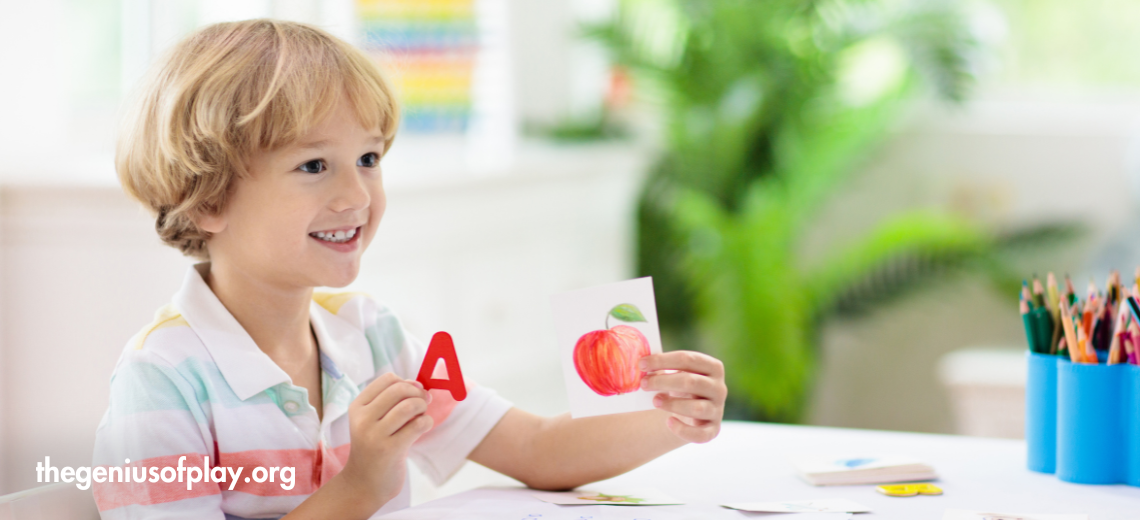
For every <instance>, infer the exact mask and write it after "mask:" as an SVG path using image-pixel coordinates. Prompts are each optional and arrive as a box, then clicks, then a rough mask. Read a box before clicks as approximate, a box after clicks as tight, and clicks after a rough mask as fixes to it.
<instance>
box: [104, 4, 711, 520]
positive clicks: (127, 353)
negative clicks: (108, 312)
mask: <svg viewBox="0 0 1140 520" xmlns="http://www.w3.org/2000/svg"><path fill="white" fill-rule="evenodd" d="M397 118H398V110H397V106H396V104H395V101H394V99H393V96H392V92H391V89H390V88H389V86H388V84H387V83H386V81H385V80H384V79H383V77H382V76H381V75H380V73H379V72H378V71H377V69H376V68H375V65H374V64H373V63H371V61H370V60H369V59H368V58H367V57H366V56H365V55H363V54H362V53H360V52H359V51H357V50H355V49H354V48H352V47H351V46H349V45H347V44H345V43H344V42H342V41H340V40H337V39H336V38H334V37H332V36H330V35H328V34H326V33H324V32H322V31H320V30H318V29H315V28H313V27H309V26H306V25H301V24H294V23H285V22H277V21H271V20H253V21H245V22H236V23H223V24H217V25H213V26H210V27H206V28H204V29H202V30H200V31H198V32H196V33H195V34H193V35H191V36H190V37H188V38H187V39H186V40H184V41H183V42H181V43H180V44H178V45H177V46H176V47H175V48H174V49H173V51H172V52H171V54H170V55H169V56H168V57H167V58H166V60H165V61H164V62H163V63H161V64H159V66H158V67H157V68H156V69H155V70H154V71H153V72H152V73H151V75H150V76H149V79H148V80H147V82H146V83H145V85H144V89H143V91H142V93H141V96H140V98H139V100H138V103H137V105H136V106H135V108H134V111H133V112H132V113H131V114H130V115H129V117H128V118H127V124H126V126H125V128H124V130H123V132H122V134H121V138H120V144H119V150H118V155H117V168H118V172H119V176H120V179H121V181H122V183H123V186H124V188H125V190H126V191H127V192H128V193H129V194H130V195H131V196H133V197H134V198H136V199H138V200H139V201H141V202H142V203H143V204H144V205H146V206H147V207H148V208H150V209H151V210H152V211H153V212H154V214H155V215H156V222H155V228H156V230H157V231H158V234H159V235H160V236H161V237H162V239H163V240H164V241H165V242H166V243H168V244H170V245H172V246H174V247H177V248H179V249H180V250H182V251H183V252H184V253H186V254H188V255H192V256H194V257H196V258H199V259H201V260H204V262H203V263H199V264H197V265H195V266H194V267H193V268H191V269H189V270H188V272H187V273H186V277H185V281H184V283H183V286H182V288H181V290H179V291H178V293H177V294H175V295H174V298H173V302H172V304H170V305H167V306H166V307H163V308H162V309H160V310H159V312H158V313H157V315H156V318H155V321H154V323H152V324H151V325H149V326H147V327H145V328H144V329H143V330H142V331H141V332H140V333H139V334H137V335H136V336H135V337H134V338H132V339H131V340H130V342H129V343H128V344H127V347H126V348H125V349H124V351H123V355H122V357H121V359H120V360H119V363H118V366H117V367H116V369H115V373H114V375H113V377H112V380H111V404H110V407H109V409H108V411H107V414H106V416H105V417H104V420H103V422H102V423H101V424H100V426H99V430H98V432H97V438H96V447H95V465H96V466H107V467H108V471H109V475H111V477H110V478H111V481H108V482H105V483H102V484H96V488H95V496H96V501H97V503H98V506H99V510H100V511H101V513H102V515H103V517H104V518H150V517H161V518H195V519H207V518H215V519H222V518H226V519H234V518H278V517H282V518H288V519H295V518H337V519H353V518H368V517H371V516H374V515H379V514H381V513H384V512H389V511H393V510H396V509H400V508H403V507H407V506H408V503H409V489H408V483H407V479H406V478H405V475H406V460H407V459H408V458H412V459H415V461H416V462H417V464H418V465H419V466H420V467H421V468H422V469H423V470H424V472H425V473H426V474H427V475H428V476H429V477H431V478H432V479H433V480H435V481H436V482H442V481H444V480H446V479H447V478H448V477H450V476H451V474H453V473H454V472H455V471H456V470H458V469H459V467H460V466H461V465H462V464H463V462H464V461H465V460H467V459H470V460H473V461H475V462H478V463H480V464H482V465H484V466H487V467H489V468H491V469H494V470H496V471H499V472H502V473H504V474H506V475H509V476H511V477H514V478H516V479H518V480H520V481H522V482H523V483H525V484H527V485H528V486H531V487H534V488H539V489H568V488H573V487H576V486H579V485H582V484H586V483H588V482H593V481H597V480H601V479H605V478H609V477H612V476H615V475H618V474H621V473H623V472H625V471H628V470H630V469H632V468H635V467H637V466H639V465H641V464H643V463H645V462H647V461H649V460H652V459H653V458H655V457H657V456H659V455H661V454H663V453H665V452H668V451H669V450H672V449H674V448H677V447H679V446H681V445H683V444H685V443H687V442H706V441H709V440H711V439H712V438H714V437H715V436H716V435H717V433H718V432H719V430H720V422H721V416H722V413H723V409H724V399H725V396H726V389H725V386H724V382H723V381H724V371H723V367H722V365H721V364H720V362H719V361H717V360H716V359H713V358H711V357H708V356H705V355H702V354H698V353H693V352H670V353H665V354H657V355H652V356H648V357H646V358H643V359H642V362H641V363H642V367H641V368H642V369H643V370H644V371H646V372H648V373H649V375H648V376H647V377H646V378H645V381H644V383H643V388H646V389H648V390H653V391H657V392H660V393H659V394H658V396H657V399H656V401H655V404H656V406H657V408H658V409H657V410H652V411H647V412H638V413H629V414H619V415H609V416H601V417H591V418H585V419H577V420H570V418H569V416H568V415H563V416H559V417H553V418H544V417H538V416H535V415H531V414H529V413H527V412H524V411H521V410H518V409H516V408H512V407H511V405H510V404H509V403H508V402H506V401H505V400H504V399H502V398H501V397H498V396H497V395H496V394H495V393H493V392H491V391H490V390H487V389H485V388H480V387H478V386H475V385H469V392H468V397H467V398H466V399H465V400H463V401H461V402H456V401H455V400H453V399H452V397H451V395H450V394H449V393H447V392H443V391H439V390H432V391H425V390H424V388H423V387H422V386H421V385H420V384H419V383H417V382H416V381H414V378H415V376H416V374H417V370H418V367H419V364H420V362H421V361H422V359H423V355H424V352H423V350H424V349H423V347H422V346H421V345H420V344H418V343H416V342H415V341H413V340H412V339H411V338H410V337H409V336H408V335H407V334H405V332H404V330H403V328H402V327H401V325H400V323H399V322H398V321H397V320H396V318H395V317H394V316H393V315H392V313H391V312H389V311H388V310H387V309H386V308H384V307H382V306H380V305H378V304H377V303H375V302H374V301H372V300H371V299H369V298H368V297H366V296H362V295H357V294H323V293H314V291H313V288H314V287H321V286H328V287H343V286H345V285H347V284H349V283H350V282H352V281H353V279H355V278H356V275H357V273H358V271H359V269H360V257H361V254H362V253H363V252H364V250H365V249H366V248H367V247H368V245H369V243H370V242H371V241H372V238H373V236H374V235H375V233H376V228H377V226H378V225H379V224H380V219H381V217H382V216H383V214H384V207H385V197H384V190H383V187H382V183H381V174H380V167H379V161H380V158H381V157H382V156H383V155H384V153H385V152H386V151H387V149H388V147H389V146H390V145H391V143H392V139H393V137H394V135H395V130H396V125H397ZM128 459H129V460H128ZM116 467H120V468H122V469H124V470H125V471H124V473H125V474H126V478H125V480H126V481H125V482H124V481H123V480H124V479H123V478H122V477H117V478H116V476H115V473H114V472H113V471H112V470H115V469H116ZM147 468H150V469H151V470H153V471H150V473H149V474H148V473H147ZM239 469H240V471H241V473H236V472H237V471H238V470H239ZM219 475H222V477H219ZM148 477H149V478H148ZM167 477H169V480H168V478H167ZM195 477H196V478H197V480H198V481H197V482H188V481H193V480H195ZM210 477H212V480H211V479H210ZM223 477H224V478H223ZM250 477H252V478H250ZM188 488H189V489H188ZM282 515H283V516H282Z"/></svg>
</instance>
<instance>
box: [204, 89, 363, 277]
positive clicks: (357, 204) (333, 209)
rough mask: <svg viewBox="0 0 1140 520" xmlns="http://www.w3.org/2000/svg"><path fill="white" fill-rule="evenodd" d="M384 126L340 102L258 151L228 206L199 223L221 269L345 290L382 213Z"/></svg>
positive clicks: (250, 159) (236, 181)
mask: <svg viewBox="0 0 1140 520" xmlns="http://www.w3.org/2000/svg"><path fill="white" fill-rule="evenodd" d="M383 151H384V140H383V137H382V136H381V134H380V132H379V129H366V128H364V127H362V126H361V125H360V123H359V122H358V121H357V119H356V116H355V115H354V113H353V111H352V108H351V106H350V105H349V104H348V103H347V102H345V101H342V102H341V103H340V104H339V106H338V107H337V108H336V109H335V110H334V111H333V112H332V113H331V114H330V115H329V116H328V117H327V118H326V119H325V120H324V121H322V122H321V123H320V124H318V125H316V127H315V128H313V129H312V130H311V131H310V132H309V133H308V134H306V135H305V136H303V137H302V138H301V139H299V140H298V141H297V142H296V143H294V144H292V145H289V146H285V147H282V148H279V149H276V150H267V151H261V152H258V153H255V154H254V155H253V156H252V157H250V158H249V161H248V166H249V173H250V175H249V176H248V177H247V178H239V179H236V180H235V181H234V185H233V186H232V191H231V193H230V196H229V198H228V200H227V201H226V209H225V210H224V211H222V212H221V213H220V214H218V215H213V216H208V217H203V218H201V219H199V222H198V225H199V226H200V227H202V228H203V229H204V230H206V231H209V232H210V233H212V234H213V235H212V236H211V237H210V239H209V240H208V241H207V247H208V248H209V252H210V258H211V261H212V264H213V267H214V268H215V269H216V268H218V267H219V266H220V264H223V263H224V264H226V265H225V266H224V268H226V269H230V270H233V271H234V272H235V273H236V274H240V275H241V276H244V277H247V278H253V279H257V280H259V281H262V282H267V283H270V284H273V285H277V286H284V287H299V288H303V287H319V286H327V287H343V286H345V285H348V284H349V283H350V282H352V281H353V280H354V279H356V275H357V273H358V272H359V271H360V257H361V254H362V253H363V252H364V250H365V249H366V248H367V247H368V244H369V243H370V242H371V241H372V237H373V236H374V235H375V234H376V227H377V225H378V224H379V223H380V217H381V216H383V214H384V205H385V200H384V188H383V185H382V184H381V178H380V154H381V153H382V152H383Z"/></svg>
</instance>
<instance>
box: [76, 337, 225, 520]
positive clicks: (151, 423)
mask: <svg viewBox="0 0 1140 520" xmlns="http://www.w3.org/2000/svg"><path fill="white" fill-rule="evenodd" d="M128 349H131V347H128ZM207 425H208V418H207V416H206V412H204V409H203V407H202V406H201V405H200V404H199V402H198V399H197V397H196V393H195V391H194V388H193V386H192V385H190V384H189V383H188V382H187V381H186V380H185V378H183V377H182V376H180V375H179V374H178V373H177V371H176V370H175V369H174V367H173V366H171V365H170V364H169V363H167V362H165V361H164V360H162V359H161V358H159V357H158V356H155V355H153V354H151V353H149V352H147V351H145V350H134V349H131V350H128V351H127V352H125V353H124V355H123V357H122V358H121V359H120V362H119V365H118V367H116V369H115V373H114V375H113V376H112V378H111V397H110V406H109V407H108V409H107V412H106V414H105V415H104V416H103V420H102V421H101V422H100V424H99V428H98V430H97V431H96V434H95V450H94V460H93V465H92V469H93V470H94V471H95V472H98V471H100V470H97V469H95V468H100V467H102V468H104V470H105V471H106V475H107V476H106V480H105V481H104V482H102V483H100V482H97V481H96V482H94V483H93V485H92V486H93V492H94V495H95V502H96V505H97V506H98V508H99V513H100V515H101V517H102V518H104V519H135V518H140V519H141V518H148V519H149V518H164V519H178V518H187V519H190V518H194V519H216V520H223V519H224V518H225V515H224V514H223V513H222V506H221V504H222V495H221V488H220V487H219V484H216V483H209V484H207V483H202V482H197V483H192V484H191V485H190V489H187V481H188V480H189V479H188V478H187V475H188V474H186V473H184V474H183V475H182V478H181V482H179V479H178V478H177V476H173V477H172V475H171V471H175V472H177V468H178V466H179V465H182V466H184V467H187V468H189V467H196V469H197V470H201V469H203V467H204V466H203V465H204V464H206V461H205V458H206V457H210V459H211V462H210V464H214V463H215V462H214V456H213V454H212V451H213V450H212V449H211V447H212V446H213V444H214V443H213V439H212V436H210V432H209V427H208V426H207ZM128 459H129V463H128V462H127V460H128ZM164 468H171V469H170V470H167V471H166V472H165V475H164V474H163V470H164ZM97 475H98V473H96V476H97ZM164 476H165V477H167V479H170V480H173V482H164V480H163V477H164ZM93 480H94V479H93Z"/></svg>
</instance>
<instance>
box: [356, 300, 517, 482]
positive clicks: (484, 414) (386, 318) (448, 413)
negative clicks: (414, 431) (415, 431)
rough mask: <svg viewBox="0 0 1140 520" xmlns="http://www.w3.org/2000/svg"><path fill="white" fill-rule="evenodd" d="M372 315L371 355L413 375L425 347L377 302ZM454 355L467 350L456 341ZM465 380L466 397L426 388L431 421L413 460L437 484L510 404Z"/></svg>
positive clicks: (465, 353)
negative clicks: (456, 398)
mask: <svg viewBox="0 0 1140 520" xmlns="http://www.w3.org/2000/svg"><path fill="white" fill-rule="evenodd" d="M375 316H376V318H375V322H374V323H373V324H372V328H373V330H372V333H371V334H367V336H368V337H369V343H370V344H371V346H372V348H373V351H374V354H373V355H374V357H376V358H378V359H387V360H390V361H391V370H392V371H393V372H395V373H396V375H398V376H400V377H402V378H404V379H415V378H416V376H417V375H418V374H419V370H420V365H421V364H422V363H423V361H424V355H425V354H426V352H427V349H426V348H425V346H424V345H423V344H422V343H421V342H420V341H418V340H417V339H415V338H413V337H412V336H411V335H410V334H408V333H407V331H406V330H405V329H404V328H403V326H402V325H401V324H400V321H399V320H398V319H397V318H396V316H395V315H394V314H392V312H391V311H389V310H388V309H387V308H385V307H383V306H380V305H376V313H375ZM456 354H457V357H459V358H460V362H461V363H462V359H463V358H464V357H465V356H470V355H471V351H470V350H465V349H464V348H463V346H462V345H456ZM383 372H384V370H382V369H381V370H378V371H377V373H378V374H380V373H383ZM448 376H449V377H450V374H449V375H448ZM464 383H465V386H466V388H467V398H466V399H464V400H462V401H456V400H455V399H454V398H453V397H452V395H451V393H450V392H448V391H446V390H431V395H432V401H431V403H429V404H428V412H427V413H428V415H429V416H431V418H432V419H433V420H434V421H435V425H434V426H433V427H432V429H431V430H430V431H428V432H427V433H426V434H424V435H423V436H421V437H420V438H419V440H417V441H416V443H415V444H413V445H412V449H411V454H410V455H411V458H412V460H413V461H415V463H416V466H418V467H419V468H420V470H421V471H423V473H424V474H425V475H427V476H428V478H430V479H431V480H432V482H433V483H435V485H437V486H438V485H441V484H443V483H444V482H446V481H447V480H448V479H449V478H451V476H452V475H454V474H455V472H457V471H459V468H461V467H462V466H463V463H464V462H466V461H467V456H468V455H469V454H470V453H471V451H472V450H474V449H475V447H476V446H478V445H479V443H480V442H482V441H483V438H485V437H486V436H487V434H488V433H490V431H491V429H492V428H494V427H495V425H496V424H498V422H499V420H500V419H502V417H503V415H504V414H506V413H507V411H508V410H510V409H511V403H510V402H509V401H507V400H506V399H504V398H503V397H501V396H499V395H498V394H497V393H495V392H494V391H493V390H491V389H489V388H485V387H482V386H479V385H476V384H474V383H473V382H472V381H471V380H470V379H467V378H464Z"/></svg>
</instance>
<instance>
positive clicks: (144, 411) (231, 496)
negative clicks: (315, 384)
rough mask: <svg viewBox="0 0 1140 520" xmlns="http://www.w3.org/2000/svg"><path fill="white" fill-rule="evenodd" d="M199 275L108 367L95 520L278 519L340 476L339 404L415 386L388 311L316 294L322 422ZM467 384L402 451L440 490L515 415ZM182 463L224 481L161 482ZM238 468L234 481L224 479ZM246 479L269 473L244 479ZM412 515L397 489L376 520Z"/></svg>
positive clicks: (409, 343) (414, 368) (350, 297)
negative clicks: (371, 391) (408, 382)
mask: <svg viewBox="0 0 1140 520" xmlns="http://www.w3.org/2000/svg"><path fill="white" fill-rule="evenodd" d="M205 269H208V264H199V265H197V266H194V267H193V268H191V269H190V270H189V272H188V273H187V274H186V278H185V281H184V282H183V285H182V288H181V289H180V290H179V291H178V293H176V294H175V295H174V300H173V302H172V304H170V305H167V306H165V307H163V308H162V309H160V310H159V311H158V313H157V314H156V316H155V321H154V322H153V323H151V324H150V325H149V326H147V327H145V328H144V329H143V330H142V331H140V332H139V333H138V334H137V335H135V337H133V338H132V339H131V340H130V341H129V342H128V344H127V346H126V348H125V349H124V350H123V354H122V356H121V357H120V359H119V362H118V365H117V366H116V367H115V372H114V374H113V375H112V377H111V399H110V406H109V408H108V410H107V413H106V414H105V415H104V417H103V420H102V422H101V423H100V425H99V429H98V432H97V433H96V441H95V455H94V465H95V466H96V467H98V466H105V467H108V472H109V478H112V479H114V480H115V481H114V482H107V483H96V484H94V492H95V499H96V502H97V504H98V506H99V511H100V513H101V514H102V517H103V518H114V519H120V518H152V517H162V518H194V519H219V520H221V519H231V520H232V519H241V518H276V517H279V516H282V515H285V514H286V513H288V512H289V511H291V510H292V509H293V508H295V507H296V506H297V505H299V504H300V503H301V502H303V501H304V500H305V499H306V498H307V497H308V496H309V495H310V494H312V493H313V492H315V491H316V490H317V489H318V488H319V487H320V486H321V485H323V484H324V483H325V482H328V480H329V479H330V478H332V477H333V476H334V475H336V474H337V473H338V472H340V470H341V469H342V468H344V464H345V463H346V462H347V460H348V452H349V447H350V443H349V424H348V414H347V411H348V405H349V403H350V402H352V400H353V399H354V398H355V397H356V396H357V395H358V394H359V393H360V390H361V389H363V388H364V387H365V386H366V385H367V384H368V383H369V382H371V381H372V380H373V379H375V378H376V377H377V376H378V375H381V374H384V373H386V372H394V373H395V374H396V375H398V376H400V377H401V378H404V379H415V377H416V375H417V374H418V371H419V366H420V363H421V362H422V361H423V357H424V348H423V346H422V345H421V344H419V343H418V342H417V341H415V340H413V339H412V338H411V337H410V336H409V335H408V334H407V333H406V332H405V331H404V329H403V327H402V326H401V325H400V322H399V321H398V320H397V319H396V317H395V316H394V315H393V314H392V313H391V312H390V311H388V309H387V308H385V307H383V306H381V305H379V304H377V303H376V302H375V301H373V300H372V299H370V298H369V297H367V296H365V295H362V294H358V293H338V294H325V293H317V294H314V297H313V302H312V304H311V305H310V308H309V317H310V322H311V324H312V326H313V330H314V332H315V333H316V338H317V343H318V345H319V348H320V354H321V389H322V393H323V399H322V402H323V405H324V411H323V412H324V413H323V420H321V419H318V418H317V413H316V409H314V408H313V407H312V406H311V405H310V404H309V399H308V393H307V391H306V390H305V389H304V388H301V387H298V386H294V385H293V384H292V382H291V381H290V378H289V376H288V375H286V374H285V372H284V371H282V370H281V368H280V367H278V366H277V364H276V363H274V362H273V361H272V360H271V359H270V358H269V356H267V355H265V353H264V352H262V351H261V349H259V348H258V347H257V345H256V344H255V343H254V342H253V339H252V338H251V337H250V336H249V334H248V333H246V331H245V330H244V329H243V328H242V327H241V325H240V324H238V322H237V320H236V319H234V317H233V315H231V314H230V313H229V311H227V310H226V308H225V307H224V306H223V305H222V303H221V302H220V301H219V300H218V298H217V297H216V296H214V293H213V291H211V290H210V288H209V286H207V285H206V283H205V281H204V280H203V278H202V274H201V273H202V272H205ZM467 386H468V392H467V398H466V399H465V400H463V401H460V402H456V401H455V400H454V399H452V397H451V394H450V393H448V392H446V391H442V390H432V391H431V392H432V402H431V404H429V405H428V415H430V416H431V417H432V418H433V419H434V420H435V426H434V427H433V428H432V430H431V431H429V432H428V433H426V434H424V435H423V436H422V437H421V438H420V439H419V440H418V441H417V442H416V443H415V444H414V445H413V447H412V450H411V458H412V460H414V461H415V462H416V465H417V466H419V468H420V469H421V470H422V471H423V472H424V473H425V474H426V475H427V476H428V477H429V478H431V479H432V480H433V481H434V482H435V483H437V484H442V483H443V482H444V481H446V480H447V479H448V478H449V477H450V476H451V475H453V474H454V473H455V472H456V471H457V470H458V469H459V468H460V467H461V466H462V465H463V462H464V461H465V460H466V459H467V455H468V454H469V453H471V450H473V449H474V448H475V447H476V446H477V445H478V444H479V443H480V442H481V441H482V440H483V438H484V437H485V436H486V435H487V433H488V432H490V431H491V428H493V427H494V426H495V424H496V423H498V421H499V419H501V418H502V416H503V415H504V414H505V413H506V412H507V410H509V409H510V407H511V404H510V403H509V402H507V401H506V400H505V399H503V398H502V397H500V396H498V395H497V394H495V393H494V392H493V391H491V390H489V389H486V388H482V387H478V386H475V385H473V384H471V382H470V381H467ZM206 457H208V458H209V461H208V463H207V461H206ZM125 459H130V463H129V464H126V463H124V460H125ZM180 460H181V464H182V465H183V466H186V467H196V468H198V469H199V470H198V471H197V473H198V474H199V475H201V474H204V473H206V474H213V475H214V477H215V478H218V477H217V475H219V474H221V472H222V471H226V472H227V473H226V477H225V480H224V481H223V482H210V483H205V482H197V483H191V484H190V487H191V489H190V490H187V489H186V488H187V482H186V481H187V480H192V479H193V474H194V473H195V470H188V471H186V473H185V474H184V476H182V475H180V476H181V479H182V480H181V481H177V480H176V481H175V482H169V483H168V482H164V481H163V478H162V477H167V476H171V472H167V473H166V474H163V473H161V472H162V469H163V468H165V467H170V468H174V469H175V470H176V469H177V467H178V466H179V464H180ZM238 467H241V468H242V473H241V474H240V475H239V476H238V477H237V478H236V479H233V478H231V476H230V475H232V472H233V471H236V470H237V468H238ZM256 467H262V468H266V473H254V471H255V468H256ZM286 467H291V468H294V475H293V478H292V480H293V482H294V483H293V484H292V486H291V487H292V489H284V488H285V487H286V486H287V484H284V483H283V482H282V480H283V478H284V476H283V474H282V473H273V472H272V471H273V468H286ZM118 468H122V469H118ZM151 468H157V471H151ZM218 468H221V469H218ZM123 470H125V472H126V474H127V476H126V478H125V480H127V482H122V480H124V478H123V477H121V476H120V475H121V474H122V473H124V471H123ZM277 471H280V470H277ZM97 475H98V474H96V476H97ZM155 475H158V477H159V478H157V479H155V478H153V477H154V476H155ZM267 476H273V477H274V478H273V479H272V480H273V481H270V480H269V479H268V478H267ZM247 477H253V478H251V479H250V480H249V481H248V482H247V481H246V479H247ZM259 477H260V479H261V480H264V482H260V483H259V482H257V481H256V480H258V479H259ZM137 480H143V482H138V481H137ZM150 480H158V481H157V482H150ZM231 480H233V481H235V483H234V484H233V489H232V490H231V489H230V484H231V482H230V481H231ZM409 504H410V488H409V485H408V483H407V482H406V481H405V483H404V489H403V491H401V492H400V495H399V496H398V497H397V498H396V499H394V500H392V501H391V502H389V503H388V504H386V505H385V506H384V507H383V508H381V509H380V510H379V511H377V516H378V515H380V514H384V513H388V512H391V511H394V510H397V509H402V508H405V507H408V505H409Z"/></svg>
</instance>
